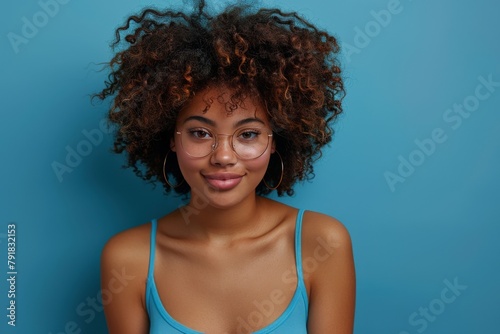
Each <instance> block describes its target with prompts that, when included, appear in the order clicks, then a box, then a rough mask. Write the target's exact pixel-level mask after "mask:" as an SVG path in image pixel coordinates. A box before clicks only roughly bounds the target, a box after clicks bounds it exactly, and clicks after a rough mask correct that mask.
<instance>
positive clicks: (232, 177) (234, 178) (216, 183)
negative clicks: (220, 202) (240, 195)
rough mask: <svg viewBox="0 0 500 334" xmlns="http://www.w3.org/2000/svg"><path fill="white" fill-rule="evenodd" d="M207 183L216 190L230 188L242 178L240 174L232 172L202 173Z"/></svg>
mask: <svg viewBox="0 0 500 334" xmlns="http://www.w3.org/2000/svg"><path fill="white" fill-rule="evenodd" d="M203 176H204V177H205V180H207V182H208V184H210V185H211V186H212V187H214V188H216V189H218V190H230V189H233V188H234V187H236V186H237V185H238V184H239V183H240V182H241V179H242V178H243V176H242V175H239V174H233V173H217V174H208V175H203Z"/></svg>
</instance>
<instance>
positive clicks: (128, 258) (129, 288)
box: [101, 232, 149, 334]
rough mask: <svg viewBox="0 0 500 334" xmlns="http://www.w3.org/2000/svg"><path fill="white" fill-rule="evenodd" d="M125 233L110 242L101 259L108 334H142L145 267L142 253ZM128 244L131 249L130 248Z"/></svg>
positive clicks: (144, 329) (145, 317) (145, 322)
mask: <svg viewBox="0 0 500 334" xmlns="http://www.w3.org/2000/svg"><path fill="white" fill-rule="evenodd" d="M130 239H131V238H130V237H128V236H127V233H126V232H125V233H122V234H119V235H117V236H115V237H113V238H111V239H110V240H109V241H108V242H107V244H106V245H105V247H104V249H103V251H102V255H101V289H102V290H101V291H102V303H103V306H104V313H105V316H106V322H107V325H108V331H109V334H146V333H148V331H149V318H148V315H147V312H146V309H145V303H144V295H145V289H146V285H145V282H146V277H147V266H146V267H145V266H144V265H143V264H142V263H144V262H145V263H148V261H147V259H146V261H144V256H148V255H149V252H147V254H144V251H143V250H141V249H137V247H134V242H133V241H131V240H130ZM131 244H132V245H131Z"/></svg>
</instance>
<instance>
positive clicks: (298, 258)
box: [295, 209, 305, 284]
mask: <svg viewBox="0 0 500 334" xmlns="http://www.w3.org/2000/svg"><path fill="white" fill-rule="evenodd" d="M304 211H305V210H304V209H299V212H298V213H297V220H296V221H295V267H296V268H297V279H298V282H299V284H304V275H303V270H302V217H303V216H304Z"/></svg>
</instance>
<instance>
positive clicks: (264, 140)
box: [233, 128, 269, 159]
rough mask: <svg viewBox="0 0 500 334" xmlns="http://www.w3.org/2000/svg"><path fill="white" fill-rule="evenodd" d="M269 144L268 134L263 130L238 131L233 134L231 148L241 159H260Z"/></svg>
mask: <svg viewBox="0 0 500 334" xmlns="http://www.w3.org/2000/svg"><path fill="white" fill-rule="evenodd" d="M268 144H269V132H268V130H267V129H264V128H252V129H242V130H238V131H236V132H235V133H234V134H233V148H234V151H235V152H236V154H238V156H239V157H240V158H242V159H255V158H258V157H260V156H261V155H262V154H263V153H264V152H265V151H266V149H267V145H268Z"/></svg>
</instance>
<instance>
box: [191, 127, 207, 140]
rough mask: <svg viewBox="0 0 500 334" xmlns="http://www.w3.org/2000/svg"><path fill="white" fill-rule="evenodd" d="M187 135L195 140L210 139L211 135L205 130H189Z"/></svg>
mask: <svg viewBox="0 0 500 334" xmlns="http://www.w3.org/2000/svg"><path fill="white" fill-rule="evenodd" d="M189 134H190V136H191V137H192V138H195V139H211V138H212V134H211V133H210V132H209V131H208V130H205V129H191V130H189Z"/></svg>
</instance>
